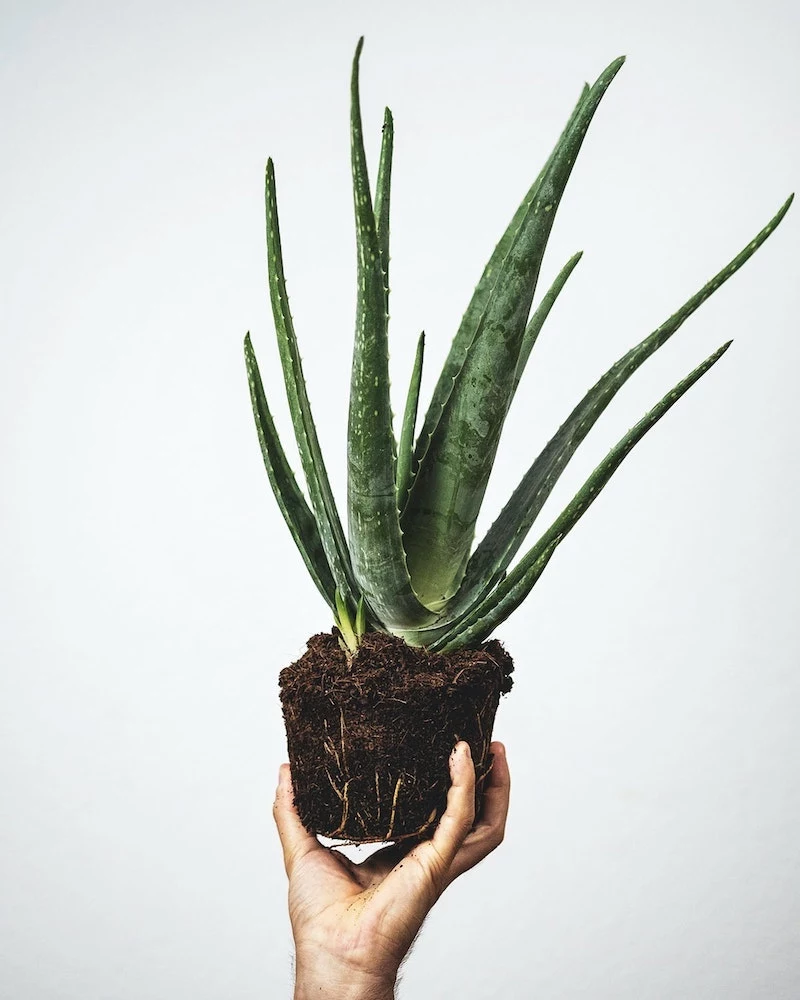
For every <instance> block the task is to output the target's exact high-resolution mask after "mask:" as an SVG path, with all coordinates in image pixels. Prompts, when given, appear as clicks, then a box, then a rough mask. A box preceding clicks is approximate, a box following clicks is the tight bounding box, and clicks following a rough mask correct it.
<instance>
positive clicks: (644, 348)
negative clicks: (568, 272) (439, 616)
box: [448, 198, 792, 616]
mask: <svg viewBox="0 0 800 1000" xmlns="http://www.w3.org/2000/svg"><path fill="white" fill-rule="evenodd" d="M791 200H792V199H791V198H789V199H788V201H786V202H785V203H784V205H783V206H782V207H781V209H780V210H779V211H778V213H777V214H776V215H775V216H774V217H773V218H772V219H771V220H770V221H769V222H768V223H767V225H766V226H765V227H764V228H763V229H762V230H761V231H760V232H759V233H758V235H757V236H756V237H755V238H754V239H752V240H751V241H750V242H749V243H748V244H747V246H746V247H745V248H744V249H743V250H742V251H741V252H740V253H738V254H737V255H736V256H735V257H734V258H733V260H732V261H730V262H729V263H728V264H727V265H726V266H725V267H724V268H722V270H721V271H719V272H718V273H717V274H716V275H715V276H714V277H713V278H712V279H711V281H709V282H708V283H707V284H706V285H704V286H703V287H702V288H701V289H700V291H699V292H697V293H696V294H695V295H693V296H692V297H691V298H690V299H689V300H688V301H687V302H685V303H684V304H683V305H682V306H681V307H680V309H678V311H677V312H675V313H674V314H673V315H672V316H670V317H669V319H667V320H666V321H665V322H664V323H662V324H661V326H659V327H658V328H657V329H656V330H654V331H653V332H652V333H651V334H650V335H649V336H647V337H645V339H644V340H642V341H641V343H639V344H637V345H636V347H634V348H632V349H631V350H630V351H628V352H627V353H626V354H624V355H623V356H622V357H621V358H620V359H619V360H618V361H617V362H616V363H615V364H614V365H612V367H611V368H610V369H609V370H608V371H607V372H606V373H605V375H603V376H602V378H600V380H599V381H598V382H597V383H596V384H595V385H594V386H593V387H592V388H591V389H590V390H589V391H588V392H587V393H586V395H585V396H584V397H583V399H582V400H581V401H580V403H578V405H577V406H576V407H575V409H574V410H573V411H572V413H571V414H570V415H569V417H568V418H567V419H566V420H565V421H564V423H563V424H562V425H561V427H560V428H559V430H558V431H557V432H556V434H555V435H554V436H553V438H551V440H550V441H549V442H548V444H547V445H546V447H545V449H544V451H543V452H542V453H541V454H540V455H539V457H538V458H537V459H536V461H535V462H534V463H533V465H532V466H531V467H530V468H529V469H528V471H527V472H526V473H525V475H524V477H523V478H522V481H521V482H520V484H519V486H517V488H516V490H514V493H513V494H512V495H511V498H510V500H509V501H508V503H507V504H506V505H505V507H504V508H503V510H502V511H501V512H500V514H499V516H498V517H497V519H496V520H495V521H494V523H493V524H492V526H491V528H490V529H489V531H488V532H487V534H486V535H485V537H484V538H483V540H482V541H481V543H480V544H479V545H478V546H477V548H476V549H475V551H474V552H473V554H472V556H471V558H470V560H469V563H468V564H467V570H466V573H465V574H464V579H463V581H462V585H461V588H460V590H459V592H458V594H457V595H456V597H455V598H454V599H453V601H452V602H451V604H450V605H448V611H450V612H452V614H453V615H454V616H458V615H459V614H461V612H463V610H464V609H465V608H467V607H469V606H470V605H471V604H473V603H474V601H475V600H476V599H478V598H479V597H480V596H481V595H483V594H486V593H488V592H489V591H491V590H492V589H493V587H494V586H495V585H496V584H497V582H498V581H499V579H500V578H501V576H502V575H503V573H504V572H505V570H506V569H507V567H508V566H509V565H510V564H511V560H512V559H513V558H514V556H515V555H516V553H517V551H518V549H519V547H520V545H521V544H522V542H523V541H524V539H525V537H526V535H527V533H528V531H529V530H530V528H531V525H532V524H533V522H534V521H535V519H536V517H537V516H538V514H539V512H540V510H541V509H542V507H543V505H544V503H545V501H546V500H547V497H548V496H549V495H550V492H551V491H552V489H553V487H554V486H555V484H556V482H557V481H558V478H559V476H560V475H561V473H562V472H563V470H564V468H565V467H566V465H567V463H568V462H569V460H570V459H571V458H572V456H573V455H574V453H575V451H576V450H577V448H578V446H579V445H580V443H581V442H582V441H583V439H584V438H585V437H586V435H587V434H588V433H589V431H590V430H591V428H592V427H593V426H594V424H595V422H596V421H597V419H598V418H599V417H600V415H601V414H602V413H603V411H604V410H605V409H606V407H607V406H608V405H609V403H610V402H611V400H612V399H613V398H614V396H615V395H616V394H617V392H618V391H619V390H620V389H621V388H622V386H623V385H624V384H625V382H626V381H627V380H628V379H629V378H630V376H631V375H633V373H634V372H635V371H636V369H637V368H638V367H639V366H640V365H641V364H643V363H644V362H645V361H646V360H647V358H649V357H650V356H651V355H652V354H654V353H655V352H656V351H657V350H658V349H659V347H661V346H662V345H663V344H665V343H666V342H667V340H669V338H670V337H671V336H672V335H673V334H674V333H675V332H676V330H678V329H679V327H680V326H681V325H682V324H683V323H684V322H685V321H686V320H687V319H688V318H689V316H691V315H692V313H693V312H694V311H695V310H696V309H697V308H698V307H699V306H700V305H702V303H703V302H705V300H706V299H707V298H708V297H709V296H710V295H712V294H713V293H714V292H715V291H716V290H717V289H718V288H719V287H720V286H721V285H722V284H724V283H725V282H726V281H727V280H728V278H730V277H731V276H732V275H733V274H735V272H736V271H738V270H739V268H740V267H741V266H742V264H744V263H745V261H746V260H748V259H749V258H750V257H751V256H752V255H753V254H754V253H755V252H756V250H757V249H758V248H759V247H760V246H761V245H762V244H763V243H764V241H765V240H766V239H767V237H768V236H769V235H770V233H772V232H773V231H774V229H775V227H776V226H777V225H778V224H779V223H780V221H781V219H783V217H784V215H785V214H786V212H787V211H788V209H789V205H790V204H791ZM573 259H574V258H573ZM562 273H563V272H562Z"/></svg>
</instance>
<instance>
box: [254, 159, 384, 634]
mask: <svg viewBox="0 0 800 1000" xmlns="http://www.w3.org/2000/svg"><path fill="white" fill-rule="evenodd" d="M265 188H266V191H265V194H266V208H267V267H268V272H269V292H270V300H271V302H272V315H273V317H274V320H275V331H276V333H277V337H278V350H279V353H280V358H281V367H282V369H283V379H284V383H285V385H286V395H287V398H288V402H289V411H290V413H291V416H292V424H293V426H294V432H295V438H296V439H297V448H298V451H299V453H300V461H301V463H302V466H303V472H304V474H305V478H306V485H307V486H308V492H309V496H310V499H311V505H312V507H313V510H314V517H315V520H316V523H317V527H318V529H319V533H320V537H321V539H322V545H323V547H324V549H325V556H326V558H327V561H328V565H329V566H330V569H331V573H332V574H333V578H334V580H335V581H336V586H337V587H338V588H339V589H340V590H341V591H342V593H343V594H344V595H345V597H346V598H347V599H348V600H351V601H352V602H353V603H354V604H355V600H356V598H355V594H356V592H357V588H356V585H355V579H354V577H353V572H352V568H351V565H350V554H349V552H348V549H347V542H346V541H345V537H344V532H343V531H342V524H341V521H340V520H339V514H338V511H337V509H336V502H335V500H334V498H333V493H332V491H331V487H330V482H329V480H328V474H327V471H326V469H325V462H324V461H323V458H322V451H321V450H320V446H319V439H318V437H317V430H316V427H315V425H314V419H313V417H312V414H311V405H310V403H309V400H308V393H307V391H306V383H305V378H304V376H303V367H302V364H301V362H300V352H299V350H298V346H297V337H296V335H295V331H294V323H293V321H292V314H291V312H290V310H289V296H288V295H287V292H286V278H285V276H284V270H283V253H282V251H281V236H280V225H279V221H278V205H277V198H276V195H275V168H274V167H273V164H272V160H271V159H269V160H268V161H267V171H266V185H265ZM373 610H374V609H373ZM377 617H378V618H379V617H380V616H377Z"/></svg>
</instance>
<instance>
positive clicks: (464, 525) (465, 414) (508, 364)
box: [403, 59, 623, 610]
mask: <svg viewBox="0 0 800 1000" xmlns="http://www.w3.org/2000/svg"><path fill="white" fill-rule="evenodd" d="M622 63H623V60H622V59H617V60H616V61H615V62H614V63H612V64H611V66H609V67H608V69H606V70H605V71H604V72H603V73H602V74H601V76H600V77H599V79H598V81H597V83H596V84H595V85H594V86H593V87H592V88H591V89H590V91H589V93H588V95H587V96H586V98H585V99H584V100H583V101H582V103H581V105H580V107H579V109H578V112H577V114H576V116H575V120H574V121H573V123H572V125H571V126H570V128H569V129H568V131H567V134H566V136H565V137H564V139H563V140H562V141H561V143H560V144H559V147H558V149H557V150H556V152H555V154H554V155H553V157H552V159H551V161H550V163H549V165H548V167H547V169H546V171H545V172H544V175H543V177H542V180H541V182H540V184H539V185H538V187H537V189H536V191H535V194H534V196H533V197H532V198H531V200H530V201H529V202H528V204H527V206H526V209H525V212H524V215H523V218H522V220H521V222H520V224H519V228H518V229H517V231H516V232H515V234H514V236H513V239H512V240H511V242H510V244H509V246H508V250H507V252H506V255H505V258H504V259H503V262H502V264H501V265H500V268H499V271H498V275H497V279H496V281H495V284H494V287H493V288H492V291H491V293H490V295H489V296H488V299H487V301H486V305H485V308H484V310H483V313H482V315H481V317H480V319H479V321H478V324H477V327H476V332H475V336H474V338H473V340H472V344H471V346H470V347H469V349H468V351H467V355H466V357H465V359H464V363H463V365H462V366H461V368H460V370H459V371H458V374H457V375H456V376H455V380H454V382H453V387H452V391H451V392H450V394H449V396H448V397H447V400H446V402H445V404H444V409H443V411H442V416H441V418H440V420H439V422H438V423H437V425H436V427H435V428H434V430H433V433H432V435H431V438H430V444H429V446H428V448H427V451H426V452H425V454H424V455H423V457H422V459H421V462H420V465H419V468H418V469H417V472H416V475H415V477H414V481H413V483H412V486H411V490H410V492H409V497H408V503H407V505H406V508H405V511H404V513H403V532H404V536H405V540H406V552H407V555H408V567H409V570H410V573H411V578H412V580H413V584H414V589H415V591H416V593H417V594H418V595H419V598H420V600H421V601H422V602H423V603H424V604H425V605H427V606H428V607H429V608H431V609H433V610H438V609H440V608H441V607H442V606H443V605H444V604H445V603H446V602H447V600H449V599H450V597H452V595H453V594H454V593H455V592H456V591H457V589H458V586H459V584H460V583H461V579H462V576H463V574H464V570H465V568H466V565H467V559H468V557H469V550H470V547H471V545H472V540H473V537H474V533H475V522H476V520H477V517H478V513H479V511H480V506H481V502H482V500H483V496H484V493H485V491H486V484H487V482H488V479H489V474H490V472H491V469H492V464H493V462H494V457H495V454H496V451H497V444H498V441H499V438H500V432H501V430H502V427H503V422H504V420H505V417H506V413H507V411H508V406H509V404H510V402H511V397H512V396H513V393H514V387H515V373H516V367H517V362H518V359H519V354H520V349H521V346H522V338H523V335H524V332H525V327H526V324H527V319H528V315H529V312H530V307H531V302H532V299H533V294H534V291H535V287H536V281H537V278H538V274H539V269H540V267H541V262H542V257H543V255H544V251H545V247H546V245H547V239H548V237H549V235H550V230H551V228H552V225H553V219H554V217H555V215H556V211H557V209H558V205H559V202H560V200H561V196H562V194H563V192H564V188H565V187H566V184H567V180H568V179H569V176H570V173H571V172H572V168H573V165H574V162H575V158H576V156H577V154H578V151H579V149H580V147H581V144H582V142H583V139H584V136H585V134H586V130H587V128H588V126H589V123H590V121H591V119H592V117H593V115H594V113H595V111H596V110H597V108H598V106H599V104H600V101H601V99H602V97H603V95H604V94H605V92H606V90H607V88H608V86H609V85H610V83H611V81H612V80H613V78H614V76H615V75H616V74H617V72H618V71H619V69H620V67H621V66H622Z"/></svg>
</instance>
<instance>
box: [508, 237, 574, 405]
mask: <svg viewBox="0 0 800 1000" xmlns="http://www.w3.org/2000/svg"><path fill="white" fill-rule="evenodd" d="M582 256H583V250H580V251H579V252H578V253H576V254H575V255H574V256H573V257H570V259H569V260H568V261H567V263H566V264H565V265H564V266H563V267H562V268H561V270H560V271H559V272H558V274H557V275H556V277H555V280H554V281H553V284H552V285H551V286H550V287H549V288H548V289H547V292H546V293H545V295H544V297H543V298H542V301H541V302H540V303H539V305H538V306H537V307H536V309H535V310H534V312H533V315H532V316H531V318H530V319H529V320H528V325H527V326H526V327H525V333H524V334H523V336H522V346H521V347H520V350H519V359H518V360H517V370H516V372H515V373H514V392H515V393H516V391H517V388H518V387H519V383H520V379H521V378H522V373H523V372H524V371H525V365H527V363H528V358H529V357H530V355H531V351H532V350H533V345H534V344H535V343H536V340H537V338H538V337H539V334H540V333H541V330H542V327H543V326H544V322H545V320H546V319H547V317H548V316H549V315H550V310H551V309H552V308H553V306H554V305H555V303H556V299H557V298H558V296H559V295H560V294H561V289H562V288H563V287H564V285H566V283H567V278H569V276H570V275H571V274H572V272H573V271H574V270H575V268H576V266H577V264H578V261H579V260H580V259H581V257H582Z"/></svg>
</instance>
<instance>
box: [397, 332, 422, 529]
mask: <svg viewBox="0 0 800 1000" xmlns="http://www.w3.org/2000/svg"><path fill="white" fill-rule="evenodd" d="M424 353H425V331H424V330H423V332H422V333H421V334H420V335H419V340H418V341H417V352H416V354H415V355H414V368H413V370H412V372H411V381H410V382H409V385H408V395H407V396H406V406H405V410H404V412H403V429H402V431H401V433H400V447H399V449H398V452H397V509H398V510H402V509H403V506H404V504H405V500H406V494H407V493H408V487H409V483H410V482H411V459H412V452H413V450H414V427H415V425H416V422H417V406H418V404H419V387H420V383H421V382H422V358H423V355H424Z"/></svg>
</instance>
